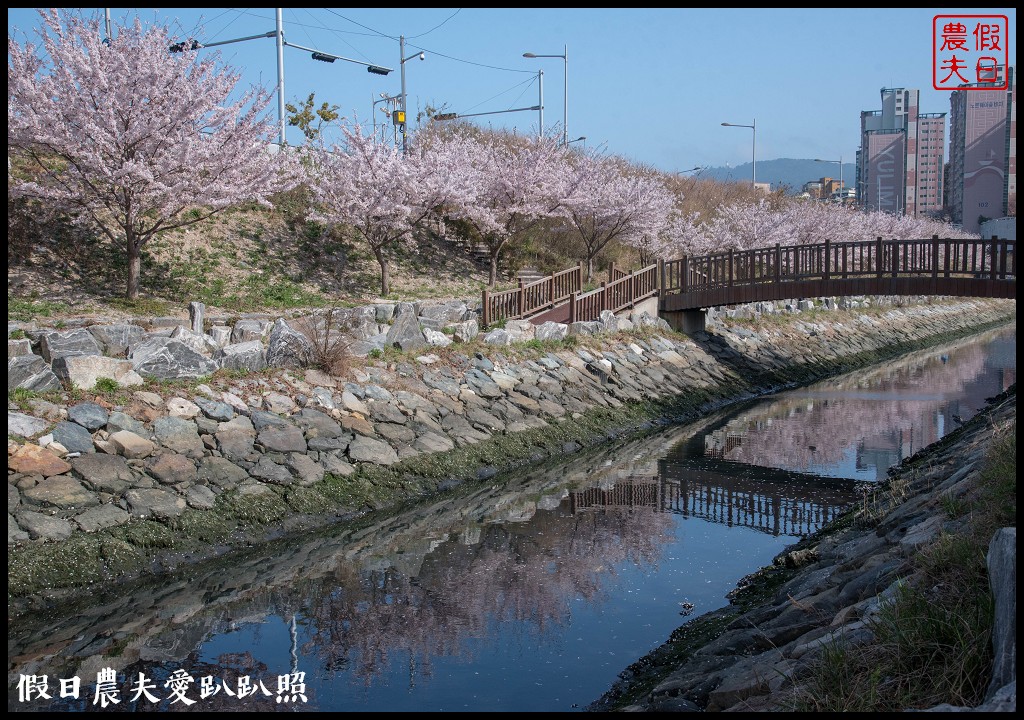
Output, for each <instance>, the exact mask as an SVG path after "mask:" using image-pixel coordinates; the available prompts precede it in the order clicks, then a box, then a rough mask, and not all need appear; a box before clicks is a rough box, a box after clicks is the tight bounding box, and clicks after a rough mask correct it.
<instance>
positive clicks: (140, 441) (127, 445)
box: [107, 430, 156, 460]
mask: <svg viewBox="0 0 1024 720" xmlns="http://www.w3.org/2000/svg"><path fill="white" fill-rule="evenodd" d="M107 440H108V441H109V442H110V444H111V445H113V446H114V449H115V450H117V454H118V455H123V456H124V457H126V458H129V459H132V460H139V459H141V458H145V457H149V456H150V455H152V454H153V451H154V450H156V445H155V444H154V443H153V442H152V441H151V440H149V439H147V438H144V437H142V436H141V435H138V434H137V433H133V432H132V431H131V430H118V431H117V432H114V433H111V434H110V436H109V437H108V438H107Z"/></svg>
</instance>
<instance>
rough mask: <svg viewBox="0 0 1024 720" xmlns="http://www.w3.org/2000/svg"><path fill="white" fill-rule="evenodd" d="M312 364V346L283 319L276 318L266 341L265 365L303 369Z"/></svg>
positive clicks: (307, 339)
mask: <svg viewBox="0 0 1024 720" xmlns="http://www.w3.org/2000/svg"><path fill="white" fill-rule="evenodd" d="M312 362H313V344H312V343H311V342H310V341H309V338H307V337H306V336H305V335H303V334H302V333H300V332H299V331H298V330H295V329H294V328H293V327H292V326H291V325H289V324H288V323H287V322H286V321H285V320H284V318H278V319H277V321H276V322H275V323H274V329H273V330H271V331H270V338H269V339H268V340H267V365H269V366H270V367H283V368H304V367H307V366H308V365H311V364H312Z"/></svg>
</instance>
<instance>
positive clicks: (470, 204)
mask: <svg viewBox="0 0 1024 720" xmlns="http://www.w3.org/2000/svg"><path fill="white" fill-rule="evenodd" d="M466 141H467V143H470V144H472V145H473V149H472V150H471V151H469V152H468V153H467V155H466V159H467V161H468V163H469V167H468V171H469V173H470V177H471V179H468V178H467V185H466V187H468V188H471V194H467V195H463V196H462V197H461V198H460V201H459V202H457V203H455V204H453V205H451V206H450V207H449V210H448V214H449V216H450V217H453V218H456V219H460V220H463V221H464V222H466V223H467V224H468V225H469V227H471V228H472V229H473V231H474V232H475V233H476V235H477V236H478V237H479V238H480V239H481V241H482V242H483V243H484V244H485V245H486V246H487V250H488V253H489V255H490V272H489V276H488V282H489V284H490V286H491V287H494V285H495V283H496V282H497V280H498V259H499V257H500V255H501V252H502V250H503V249H504V248H505V246H506V244H507V243H509V242H510V241H517V240H521V239H522V238H523V236H524V235H525V234H526V233H527V232H529V231H530V230H532V229H534V228H535V227H537V225H538V224H539V223H540V222H541V221H543V220H544V219H546V218H552V217H562V216H564V208H565V202H566V200H567V199H568V198H569V197H571V196H572V194H573V192H574V187H573V185H572V180H571V178H570V175H569V173H568V166H567V164H566V155H565V153H564V152H563V151H562V150H561V149H560V148H559V147H558V141H557V140H556V139H554V138H549V137H539V138H538V137H530V138H522V137H518V136H515V135H511V134H508V133H491V134H488V135H486V136H477V137H474V136H469V137H467V138H466Z"/></svg>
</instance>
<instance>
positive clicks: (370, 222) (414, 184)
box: [309, 121, 471, 295]
mask: <svg viewBox="0 0 1024 720" xmlns="http://www.w3.org/2000/svg"><path fill="white" fill-rule="evenodd" d="M342 133H343V135H344V142H343V144H342V145H340V146H339V145H335V146H333V147H332V148H330V149H321V148H314V149H312V150H311V155H310V173H309V178H310V179H309V183H310V187H311V189H312V192H313V197H314V206H313V210H312V212H311V214H310V218H311V219H313V220H318V221H321V222H325V223H327V224H329V225H331V226H334V227H335V228H337V229H338V230H339V231H340V232H341V233H342V234H343V235H347V236H349V237H350V238H352V239H353V240H357V241H362V242H365V243H366V244H367V245H368V246H369V248H370V251H371V252H372V253H373V256H374V258H376V260H377V264H378V265H379V266H380V288H381V294H382V295H387V294H388V293H390V292H391V285H390V279H389V275H388V253H389V252H390V251H391V250H393V249H394V248H395V247H397V246H398V245H399V244H401V243H405V244H411V243H413V242H414V240H415V236H414V232H415V231H416V229H417V228H419V227H420V226H422V225H423V223H424V222H425V221H426V220H427V219H428V218H429V217H431V216H432V215H433V214H434V213H435V212H436V211H437V210H438V209H439V208H441V207H442V206H446V205H449V204H452V203H457V204H463V203H465V202H468V197H469V194H468V193H470V190H469V188H470V187H471V186H470V183H469V181H468V179H467V177H468V176H467V172H468V168H469V163H468V160H467V153H468V152H469V149H468V147H467V146H466V144H465V143H462V142H458V141H455V140H453V141H451V142H445V143H441V142H439V143H434V144H431V145H429V146H424V145H420V144H418V143H417V142H416V141H415V139H414V141H413V143H412V144H411V146H410V151H409V152H408V153H403V152H402V150H401V148H399V147H394V146H392V145H388V144H387V143H386V142H383V141H382V140H380V139H378V138H376V137H374V135H373V133H372V132H371V133H369V134H366V133H365V132H364V130H363V128H362V127H361V126H360V125H359V123H358V121H356V122H354V123H353V124H351V125H344V126H343V127H342Z"/></svg>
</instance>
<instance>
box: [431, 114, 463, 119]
mask: <svg viewBox="0 0 1024 720" xmlns="http://www.w3.org/2000/svg"><path fill="white" fill-rule="evenodd" d="M458 116H459V114H458V113H438V114H437V115H435V116H434V119H435V120H454V119H455V118H457V117H458Z"/></svg>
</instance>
